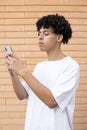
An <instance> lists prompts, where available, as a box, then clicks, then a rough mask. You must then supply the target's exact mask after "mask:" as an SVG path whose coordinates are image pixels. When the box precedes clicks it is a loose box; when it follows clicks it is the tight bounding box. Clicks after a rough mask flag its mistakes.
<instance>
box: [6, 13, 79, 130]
mask: <svg viewBox="0 0 87 130" xmlns="http://www.w3.org/2000/svg"><path fill="white" fill-rule="evenodd" d="M36 26H37V31H38V44H39V47H40V50H41V51H44V52H46V53H47V57H48V59H47V60H45V61H43V62H40V63H38V64H37V65H36V67H35V69H34V71H33V73H32V74H31V73H30V71H29V68H28V67H27V65H26V63H25V62H24V61H22V60H21V59H20V58H18V57H16V56H15V55H14V54H11V56H9V55H8V54H7V55H6V64H7V67H8V70H9V72H10V75H11V79H12V83H13V87H14V90H15V93H16V95H17V97H18V98H19V99H21V100H22V99H25V98H27V99H28V105H27V112H26V121H25V130H72V129H73V127H72V119H73V112H74V104H75V102H74V100H75V93H76V90H77V87H78V84H79V77H80V76H79V65H78V63H77V62H76V61H75V60H74V59H72V58H71V57H70V56H66V55H65V54H63V52H62V51H61V45H62V44H67V43H68V40H69V39H70V38H71V36H72V29H71V27H70V24H69V22H68V21H67V20H66V19H65V18H64V17H63V16H60V15H57V14H56V15H48V16H44V17H42V18H41V19H39V20H38V21H37V23H36ZM18 75H19V76H21V77H22V78H23V79H24V81H23V82H22V83H21V82H20V80H19V77H18Z"/></svg>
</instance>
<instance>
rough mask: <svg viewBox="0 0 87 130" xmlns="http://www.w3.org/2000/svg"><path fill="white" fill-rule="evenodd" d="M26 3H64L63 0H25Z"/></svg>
mask: <svg viewBox="0 0 87 130" xmlns="http://www.w3.org/2000/svg"><path fill="white" fill-rule="evenodd" d="M25 4H27V5H28V4H29V5H32V4H33V5H49V4H50V5H62V4H63V0H60V1H54V0H51V1H50V0H42V1H41V0H37V1H36V0H33V1H32V0H25Z"/></svg>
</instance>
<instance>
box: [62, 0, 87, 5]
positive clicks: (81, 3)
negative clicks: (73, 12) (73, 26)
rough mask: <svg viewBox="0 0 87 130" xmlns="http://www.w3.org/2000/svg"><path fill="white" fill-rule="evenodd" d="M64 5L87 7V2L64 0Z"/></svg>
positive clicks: (82, 0) (83, 0)
mask: <svg viewBox="0 0 87 130" xmlns="http://www.w3.org/2000/svg"><path fill="white" fill-rule="evenodd" d="M64 5H73V6H74V5H81V6H82V5H87V0H73V1H70V0H64Z"/></svg>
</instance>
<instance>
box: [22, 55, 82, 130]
mask: <svg viewBox="0 0 87 130" xmlns="http://www.w3.org/2000/svg"><path fill="white" fill-rule="evenodd" d="M33 76H35V78H36V79H38V80H39V81H40V82H41V83H42V84H43V85H45V86H46V87H47V88H49V89H50V91H51V92H52V94H53V96H54V98H55V100H56V102H57V104H58V106H56V107H55V108H53V109H51V108H49V107H48V106H47V105H46V104H44V103H43V102H42V101H41V100H40V99H39V98H38V97H37V96H36V95H35V94H34V93H33V91H32V90H31V89H30V88H29V86H28V85H27V84H26V82H25V81H24V82H23V86H24V88H25V89H26V91H27V93H28V94H29V97H28V104H27V112H26V120H25V130H72V129H73V128H72V119H73V112H74V104H75V100H74V99H75V92H76V89H77V87H78V84H79V77H80V76H79V65H78V63H77V62H76V61H74V60H73V59H72V58H71V57H69V56H67V57H65V58H64V59H62V60H58V61H43V62H40V63H38V64H37V65H36V67H35V69H34V71H33ZM44 96H45V95H44Z"/></svg>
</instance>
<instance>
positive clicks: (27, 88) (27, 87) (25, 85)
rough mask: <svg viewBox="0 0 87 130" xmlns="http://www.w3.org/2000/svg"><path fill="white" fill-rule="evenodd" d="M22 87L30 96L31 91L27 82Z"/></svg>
mask: <svg viewBox="0 0 87 130" xmlns="http://www.w3.org/2000/svg"><path fill="white" fill-rule="evenodd" d="M22 85H23V87H24V89H25V90H26V92H27V93H28V95H29V91H30V87H29V85H28V84H27V83H26V82H25V81H22Z"/></svg>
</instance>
